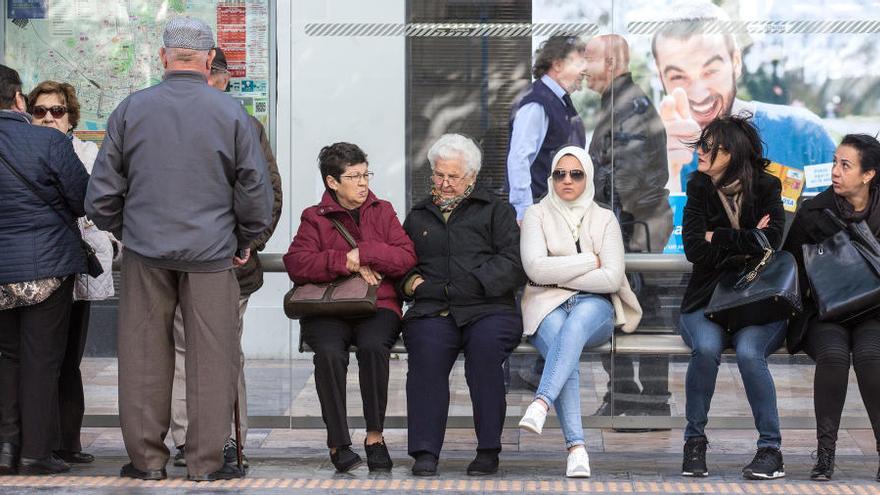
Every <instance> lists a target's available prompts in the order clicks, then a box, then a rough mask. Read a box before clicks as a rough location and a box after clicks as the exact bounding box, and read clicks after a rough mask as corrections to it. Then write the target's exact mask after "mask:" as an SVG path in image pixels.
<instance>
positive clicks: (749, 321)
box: [704, 229, 803, 331]
mask: <svg viewBox="0 0 880 495" xmlns="http://www.w3.org/2000/svg"><path fill="white" fill-rule="evenodd" d="M752 232H754V235H755V236H757V239H758V242H760V244H761V246H762V247H763V248H764V255H763V256H762V257H761V259H760V260H759V261H758V262H757V263H750V264H748V265H746V268H745V269H743V270H728V271H726V272H725V273H724V274H723V275H722V276H721V279H720V280H719V282H718V285H716V286H715V291H714V292H713V293H712V299H711V300H709V304H708V306H706V309H705V312H704V314H705V315H706V318H708V319H709V320H711V321H713V322H715V323H717V324H719V325H721V326H722V327H723V328H725V329H727V330H728V331H734V330H739V329H741V328H745V327H748V326H752V325H764V324H767V323H772V322H774V321H779V320H785V319H789V318H794V317H795V316H797V314H798V313H800V312H801V311H802V310H803V305H802V304H801V293H800V290H799V287H798V270H797V262H796V261H795V259H794V256H792V255H791V253H789V252H787V251H774V250H773V248H772V247H771V246H770V242H769V241H768V240H767V236H765V235H764V233H763V232H761V231H760V230H757V229H756V230H753V231H752Z"/></svg>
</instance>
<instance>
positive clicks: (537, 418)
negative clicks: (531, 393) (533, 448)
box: [519, 401, 547, 435]
mask: <svg viewBox="0 0 880 495" xmlns="http://www.w3.org/2000/svg"><path fill="white" fill-rule="evenodd" d="M546 420H547V409H546V408H545V407H544V406H542V405H541V403H540V402H538V401H534V402H532V403H531V404H529V407H528V408H527V409H526V413H525V414H524V415H523V417H522V419H521V420H519V427H520V428H521V429H523V430H528V431H530V432H532V433H537V434H538V435H540V434H541V431H542V430H543V429H544V421H546Z"/></svg>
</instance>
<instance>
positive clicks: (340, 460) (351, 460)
mask: <svg viewBox="0 0 880 495" xmlns="http://www.w3.org/2000/svg"><path fill="white" fill-rule="evenodd" d="M330 462H332V463H333V467H335V468H336V471H337V472H340V473H347V472H349V471H351V470H352V469H354V468H356V467H358V466H360V465H361V464H363V463H364V460H363V459H361V456H359V455H357V454H356V453H355V452H354V451H353V450H351V448H350V447H349V446H347V445H346V446H345V447H338V448H337V449H336V452H334V453H332V454H330Z"/></svg>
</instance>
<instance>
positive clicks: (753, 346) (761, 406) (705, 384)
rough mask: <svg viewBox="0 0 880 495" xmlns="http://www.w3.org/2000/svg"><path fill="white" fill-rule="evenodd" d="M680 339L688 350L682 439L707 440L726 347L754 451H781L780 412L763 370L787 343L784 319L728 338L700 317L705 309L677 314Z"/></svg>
mask: <svg viewBox="0 0 880 495" xmlns="http://www.w3.org/2000/svg"><path fill="white" fill-rule="evenodd" d="M680 327H681V337H682V338H683V339H684V342H685V343H686V344H687V345H688V346H689V347H690V348H691V360H690V363H688V370H687V376H686V378H685V395H686V397H687V406H686V408H685V409H686V414H687V428H685V430H684V438H685V440H687V439H688V438H693V437H699V436H705V428H706V423H707V422H708V421H709V405H710V404H711V402H712V395H713V394H714V393H715V380H716V379H717V378H718V366H719V365H720V364H721V352H722V351H724V349H726V348H728V347H733V348H734V349H735V350H736V364H737V367H739V374H740V376H742V381H743V387H744V388H745V390H746V397H747V398H748V400H749V406H751V408H752V416H753V417H754V418H755V427H756V428H757V429H758V435H759V436H758V448H761V447H774V448H777V449H778V448H779V447H780V445H781V444H782V435H781V434H780V432H779V411H778V410H777V408H776V386H775V385H774V384H773V376H772V375H771V374H770V369H769V368H767V356H769V355H770V354H773V352H775V351H776V350H777V349H779V347H780V346H781V345H782V342H783V341H784V340H785V329H786V320H781V321H775V322H773V323H768V324H766V325H755V326H751V327H745V328H743V329H741V330H738V331H736V332H734V333H728V332H726V331H725V330H724V329H723V328H721V327H720V326H719V325H717V324H716V323H713V322H711V321H709V320H708V319H707V318H706V317H705V316H703V310H702V309H699V310H697V311H694V312H693V313H682V314H681V325H680Z"/></svg>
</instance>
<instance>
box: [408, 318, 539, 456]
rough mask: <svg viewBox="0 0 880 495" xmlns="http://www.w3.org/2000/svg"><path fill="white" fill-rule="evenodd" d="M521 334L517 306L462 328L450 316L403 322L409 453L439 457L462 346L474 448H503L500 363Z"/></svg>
mask: <svg viewBox="0 0 880 495" xmlns="http://www.w3.org/2000/svg"><path fill="white" fill-rule="evenodd" d="M521 336H522V317H521V316H520V314H519V313H517V312H515V311H503V312H499V313H493V314H490V315H488V316H484V317H483V318H480V319H479V320H477V321H475V322H472V323H470V324H468V325H464V326H461V327H459V326H458V325H457V324H456V323H455V320H454V319H453V318H452V317H451V316H436V317H426V318H415V319H412V320H409V321H407V322H406V323H405V324H404V330H403V338H404V341H405V342H406V349H407V352H409V371H408V372H407V375H406V409H407V424H408V426H409V431H408V439H409V448H408V450H409V454H410V455H411V456H415V455H416V454H417V453H419V452H430V453H432V454H434V455H435V456H438V457H439V456H440V450H441V449H442V448H443V439H444V437H445V436H446V420H447V418H448V416H449V373H450V372H451V371H452V366H453V365H454V364H455V360H456V359H457V358H458V354H459V352H461V351H462V349H463V350H464V376H465V379H466V381H467V384H468V389H469V390H470V394H471V403H472V404H473V416H474V426H475V429H476V432H477V449H480V450H483V449H486V450H501V431H502V429H503V428H504V418H505V415H506V413H507V401H506V400H505V397H504V394H505V388H504V370H503V368H502V364H503V363H504V360H505V359H507V357H508V356H509V355H510V353H511V352H512V351H513V349H514V348H515V347H516V345H517V344H519V342H520V338H521Z"/></svg>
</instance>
